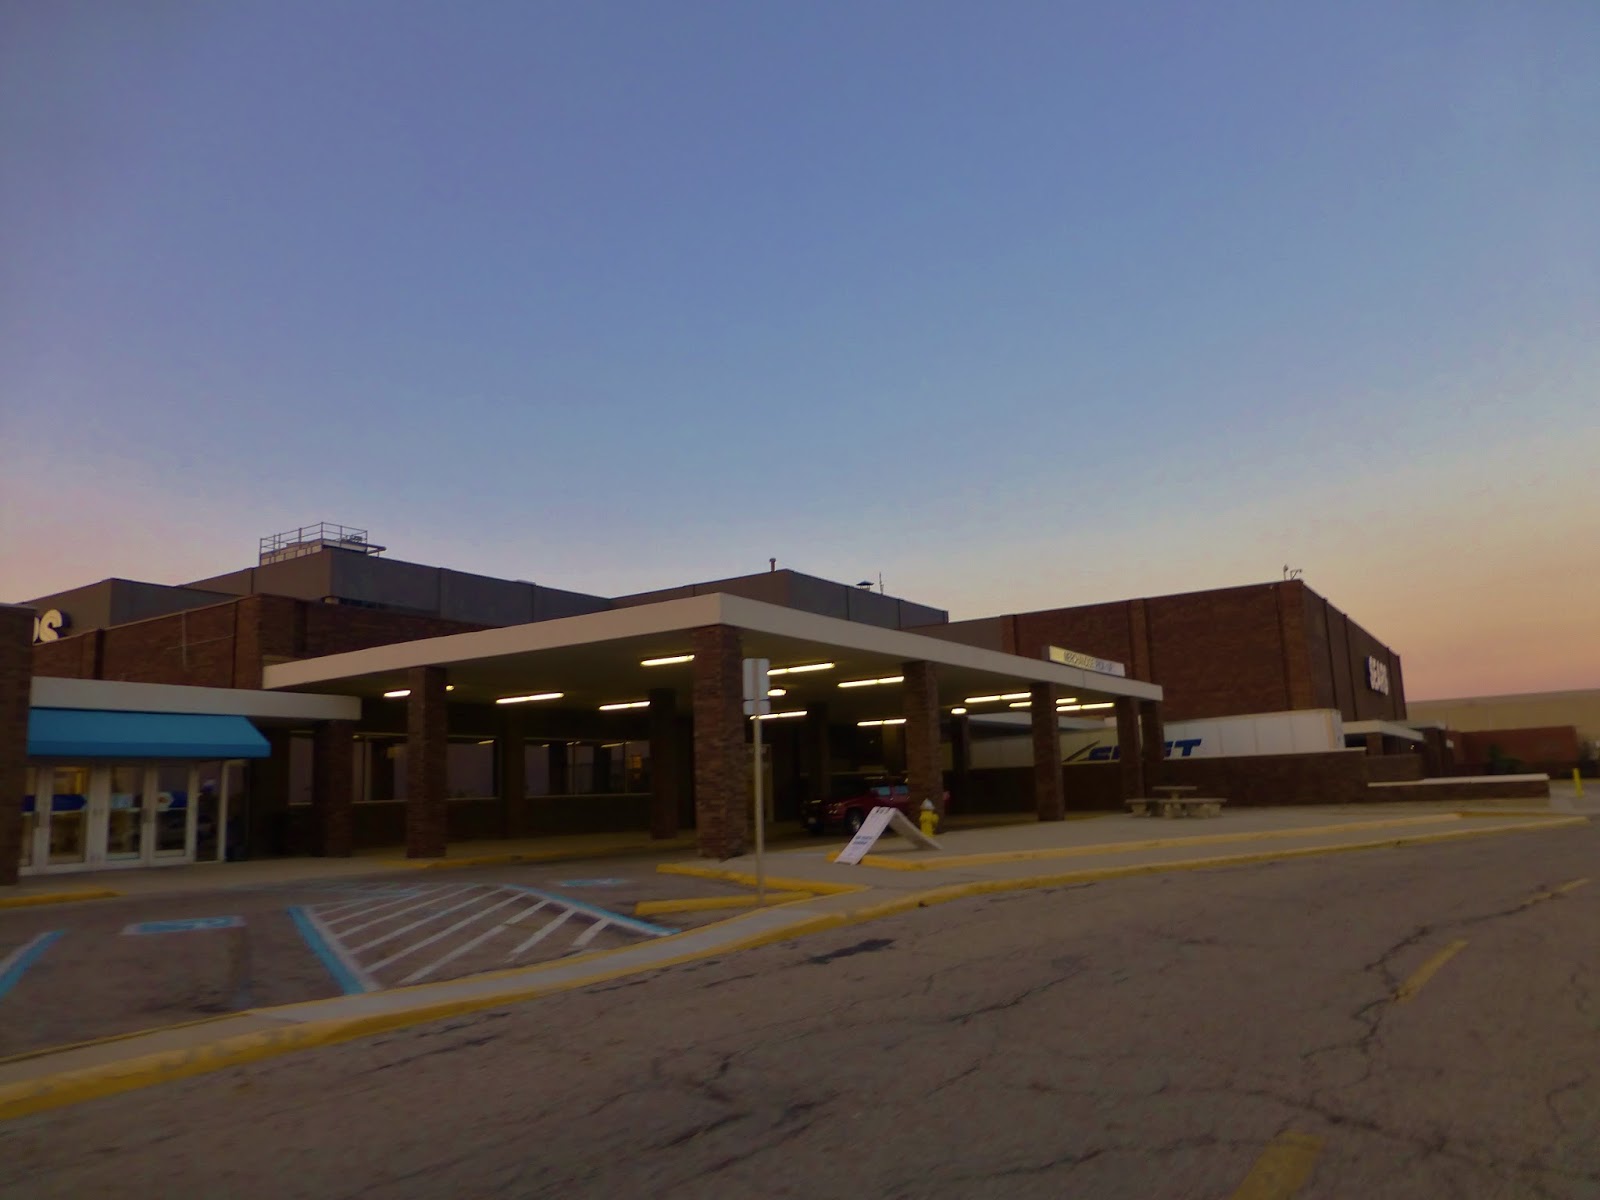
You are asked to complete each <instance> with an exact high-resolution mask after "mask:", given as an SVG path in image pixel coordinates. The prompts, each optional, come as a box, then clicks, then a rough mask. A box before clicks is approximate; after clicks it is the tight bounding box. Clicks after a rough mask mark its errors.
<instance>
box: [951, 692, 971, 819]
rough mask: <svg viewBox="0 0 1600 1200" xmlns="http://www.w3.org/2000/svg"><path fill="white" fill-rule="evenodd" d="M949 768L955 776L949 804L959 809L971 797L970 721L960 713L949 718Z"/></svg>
mask: <svg viewBox="0 0 1600 1200" xmlns="http://www.w3.org/2000/svg"><path fill="white" fill-rule="evenodd" d="M950 768H951V774H952V775H954V776H955V779H954V781H953V782H952V784H951V786H950V804H951V806H952V807H954V808H955V809H956V810H957V811H961V805H962V803H963V802H967V801H970V800H971V798H972V722H971V721H969V720H968V719H967V715H966V714H965V713H962V714H961V715H960V716H959V717H951V718H950Z"/></svg>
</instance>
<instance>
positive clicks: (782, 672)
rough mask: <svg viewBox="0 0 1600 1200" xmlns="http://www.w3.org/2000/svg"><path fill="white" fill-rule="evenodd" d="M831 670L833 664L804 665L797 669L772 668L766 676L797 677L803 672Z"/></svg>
mask: <svg viewBox="0 0 1600 1200" xmlns="http://www.w3.org/2000/svg"><path fill="white" fill-rule="evenodd" d="M831 670H833V664H832V663H806V664H805V665H803V666H799V667H773V668H772V670H770V671H768V672H767V674H768V675H799V674H801V673H802V672H805V671H831Z"/></svg>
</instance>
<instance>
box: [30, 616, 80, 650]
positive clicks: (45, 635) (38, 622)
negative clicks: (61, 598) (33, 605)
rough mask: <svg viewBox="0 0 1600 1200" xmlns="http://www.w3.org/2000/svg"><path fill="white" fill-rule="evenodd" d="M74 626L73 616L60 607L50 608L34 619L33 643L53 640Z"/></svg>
mask: <svg viewBox="0 0 1600 1200" xmlns="http://www.w3.org/2000/svg"><path fill="white" fill-rule="evenodd" d="M71 628H72V618H71V617H70V616H68V615H67V614H66V613H64V612H62V611H61V610H60V609H59V608H48V609H46V610H45V611H44V612H42V613H40V614H39V615H38V616H37V617H35V618H34V619H33V644H34V645H35V646H37V645H38V644H39V643H40V642H53V641H56V640H58V639H59V638H60V637H61V635H62V634H63V633H65V632H66V631H67V630H69V629H71Z"/></svg>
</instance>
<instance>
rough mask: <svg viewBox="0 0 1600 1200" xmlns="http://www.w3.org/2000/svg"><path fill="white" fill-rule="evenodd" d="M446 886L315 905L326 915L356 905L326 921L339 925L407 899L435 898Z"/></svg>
mask: <svg viewBox="0 0 1600 1200" xmlns="http://www.w3.org/2000/svg"><path fill="white" fill-rule="evenodd" d="M448 886H449V885H446V884H440V883H436V884H434V885H433V886H432V887H426V888H417V889H416V890H415V891H412V892H408V893H407V894H406V895H404V896H385V897H380V898H377V899H374V898H373V897H371V896H363V897H361V899H359V900H354V901H341V902H340V903H338V904H318V905H316V906H315V907H316V909H317V911H318V912H320V913H322V914H324V915H326V914H327V913H328V912H330V911H331V910H333V909H335V908H346V907H348V906H349V905H350V904H354V905H356V906H357V907H358V911H356V912H347V913H345V914H344V915H343V916H341V917H339V919H338V920H336V921H330V922H328V923H329V924H330V925H340V924H343V923H344V922H345V921H354V920H357V919H358V918H360V917H364V916H366V915H367V914H368V913H375V912H381V911H382V910H384V909H386V908H393V907H395V906H396V905H397V904H404V903H405V902H406V901H408V900H418V899H421V898H422V897H424V896H431V897H433V898H435V899H437V898H438V896H439V894H440V893H441V892H443V891H446V890H447V887H448ZM454 886H455V887H457V888H459V887H460V886H461V885H460V884H456V885H454Z"/></svg>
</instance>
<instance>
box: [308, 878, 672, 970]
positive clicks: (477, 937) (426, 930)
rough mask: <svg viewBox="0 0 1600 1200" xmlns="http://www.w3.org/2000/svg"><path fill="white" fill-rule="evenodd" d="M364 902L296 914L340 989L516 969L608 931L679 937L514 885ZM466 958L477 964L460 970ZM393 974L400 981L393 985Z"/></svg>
mask: <svg viewBox="0 0 1600 1200" xmlns="http://www.w3.org/2000/svg"><path fill="white" fill-rule="evenodd" d="M371 899H372V902H371V903H368V904H365V905H363V906H359V907H352V906H351V905H350V902H349V901H336V902H334V903H330V904H326V905H307V906H304V907H303V908H300V909H297V910H295V912H296V917H295V919H296V923H297V925H298V926H299V927H300V930H301V933H302V935H303V936H304V937H305V938H306V941H307V943H308V944H309V945H310V946H311V948H312V950H313V951H314V952H316V953H317V955H318V957H319V958H320V959H321V960H322V962H323V965H324V966H325V967H327V969H328V971H329V973H330V974H332V975H333V976H334V978H335V979H336V980H337V981H338V982H339V984H340V986H341V987H342V988H344V989H345V990H346V991H371V990H374V989H376V988H382V987H388V986H406V985H409V984H414V983H420V982H422V981H424V980H427V979H430V978H437V977H439V975H440V974H441V972H443V971H444V970H445V968H446V967H449V966H451V965H452V964H454V965H456V968H457V969H458V970H459V969H461V967H462V966H463V965H464V966H466V967H467V969H468V970H472V969H479V970H483V969H493V968H496V967H499V966H505V965H511V964H515V963H517V962H518V961H519V960H523V959H525V958H527V957H529V956H532V955H533V954H534V953H535V952H536V951H537V952H538V953H540V954H547V953H549V952H550V949H551V947H553V946H557V945H558V940H557V939H558V935H559V937H560V938H564V939H567V941H566V945H565V949H560V948H558V949H556V950H555V952H556V953H573V952H579V951H583V950H586V949H588V948H589V947H590V946H591V945H592V944H593V943H594V942H595V940H596V939H597V938H598V937H599V936H600V935H601V934H603V933H606V932H608V931H609V932H611V933H612V934H614V935H618V936H621V937H623V938H624V939H627V938H635V937H637V938H657V937H665V936H666V935H668V934H671V933H676V932H677V930H675V929H669V928H667V927H666V926H663V925H656V924H654V923H652V922H650V921H641V920H639V919H638V918H636V917H630V916H625V915H624V914H622V913H617V912H612V911H611V910H609V909H606V908H602V907H600V906H598V905H595V904H589V903H586V902H584V901H582V900H574V899H572V898H571V897H568V896H563V895H560V894H557V893H554V892H546V891H541V890H540V889H538V888H531V887H524V886H521V885H515V884H500V883H493V884H481V883H472V884H455V885H437V886H434V887H431V888H428V889H425V890H424V891H423V892H422V894H418V895H415V896H407V897H402V898H399V899H382V898H380V897H377V896H374V897H372V898H371ZM468 955H476V956H477V960H478V961H477V962H476V963H474V962H473V960H470V959H468V960H467V962H466V963H463V961H462V960H463V959H467V956H468ZM397 964H403V965H398V967H397ZM395 969H398V970H399V971H402V972H404V974H403V975H401V976H400V977H399V978H396V977H395V975H394V974H393V972H394V970H395Z"/></svg>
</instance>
